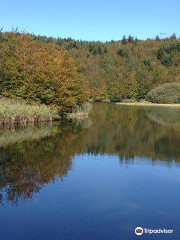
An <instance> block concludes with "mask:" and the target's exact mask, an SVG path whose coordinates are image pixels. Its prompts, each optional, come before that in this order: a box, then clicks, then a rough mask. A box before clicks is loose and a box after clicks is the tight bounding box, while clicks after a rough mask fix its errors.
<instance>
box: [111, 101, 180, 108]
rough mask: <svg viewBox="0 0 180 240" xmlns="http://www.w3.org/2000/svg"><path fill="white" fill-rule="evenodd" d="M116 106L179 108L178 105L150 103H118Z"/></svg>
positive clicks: (179, 105)
mask: <svg viewBox="0 0 180 240" xmlns="http://www.w3.org/2000/svg"><path fill="white" fill-rule="evenodd" d="M116 104H117V105H126V106H151V107H153V106H155V107H180V104H168V103H150V102H134V103H125V102H119V103H116Z"/></svg>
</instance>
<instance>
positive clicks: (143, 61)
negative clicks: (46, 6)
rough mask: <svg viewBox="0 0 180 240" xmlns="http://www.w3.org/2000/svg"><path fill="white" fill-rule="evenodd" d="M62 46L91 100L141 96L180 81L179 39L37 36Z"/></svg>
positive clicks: (115, 99)
mask: <svg viewBox="0 0 180 240" xmlns="http://www.w3.org/2000/svg"><path fill="white" fill-rule="evenodd" d="M36 38H37V39H38V40H39V41H41V42H46V41H55V42H56V43H57V44H58V45H59V46H61V47H62V46H65V49H67V50H68V51H69V53H70V55H71V56H72V57H73V58H74V59H75V63H76V66H77V71H78V72H79V73H81V74H83V75H84V77H85V79H86V80H87V83H88V86H89V89H90V95H91V98H92V99H93V100H96V101H103V100H106V99H109V100H111V101H120V100H121V99H132V98H133V99H137V100H138V99H142V98H145V96H146V94H147V93H148V92H149V91H150V90H151V89H152V88H154V87H156V86H158V85H162V84H164V83H170V82H177V83H178V82H180V40H179V39H177V38H176V35H175V34H173V35H172V36H171V37H170V38H166V39H160V38H159V36H157V37H156V38H155V40H153V39H147V40H145V41H142V40H138V39H137V38H134V37H133V36H131V35H130V36H129V37H126V36H124V37H123V39H122V40H120V41H113V40H112V41H111V42H105V43H103V42H87V41H75V40H73V39H71V38H68V39H59V38H58V39H53V38H47V37H40V36H38V37H36Z"/></svg>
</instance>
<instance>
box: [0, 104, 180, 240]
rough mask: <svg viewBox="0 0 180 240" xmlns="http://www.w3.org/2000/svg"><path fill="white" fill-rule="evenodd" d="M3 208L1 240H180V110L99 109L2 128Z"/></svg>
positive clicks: (0, 200)
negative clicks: (69, 119)
mask: <svg viewBox="0 0 180 240" xmlns="http://www.w3.org/2000/svg"><path fill="white" fill-rule="evenodd" d="M0 203H1V205H0V239H2V240H26V239H27V240H36V239H37V240H76V239H77V240H101V239H102V240H106V239H107V240H111V239H112V240H115V239H117V240H120V239H125V240H126V239H127V240H133V239H139V238H141V239H163V240H164V239H180V110H178V109H169V108H163V107H158V108H152V107H147V108H146V107H144V108H139V107H125V106H117V105H115V104H94V105H93V112H92V114H91V116H90V118H89V119H86V120H83V121H78V122H73V123H72V124H69V125H59V126H58V125H42V126H37V127H27V128H18V129H8V128H6V129H1V130H0ZM136 227H142V228H150V229H159V228H161V229H164V228H166V229H173V230H174V233H173V234H151V235H150V234H143V235H142V236H136V235H135V228H136Z"/></svg>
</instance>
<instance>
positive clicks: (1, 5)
mask: <svg viewBox="0 0 180 240" xmlns="http://www.w3.org/2000/svg"><path fill="white" fill-rule="evenodd" d="M16 26H18V27H19V29H20V30H24V29H26V31H28V32H31V33H35V34H40V35H46V36H53V37H58V36H59V37H62V38H63V37H72V38H75V39H81V40H100V41H109V40H111V39H114V40H119V39H121V38H122V36H123V35H124V34H125V35H129V34H131V35H133V36H137V37H138V38H140V39H146V38H147V37H150V38H154V37H155V36H156V35H157V34H159V33H160V32H163V33H167V35H171V34H172V33H174V32H175V33H176V34H177V35H178V36H180V1H179V0H149V1H147V0H123V1H122V0H0V27H4V30H11V29H12V27H16Z"/></svg>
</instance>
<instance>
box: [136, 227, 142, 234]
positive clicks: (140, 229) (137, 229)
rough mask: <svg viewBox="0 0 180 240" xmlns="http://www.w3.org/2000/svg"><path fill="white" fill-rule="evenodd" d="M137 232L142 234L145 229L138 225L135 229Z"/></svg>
mask: <svg viewBox="0 0 180 240" xmlns="http://www.w3.org/2000/svg"><path fill="white" fill-rule="evenodd" d="M135 233H136V235H142V234H143V229H142V228H141V227H137V228H136V229H135Z"/></svg>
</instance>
